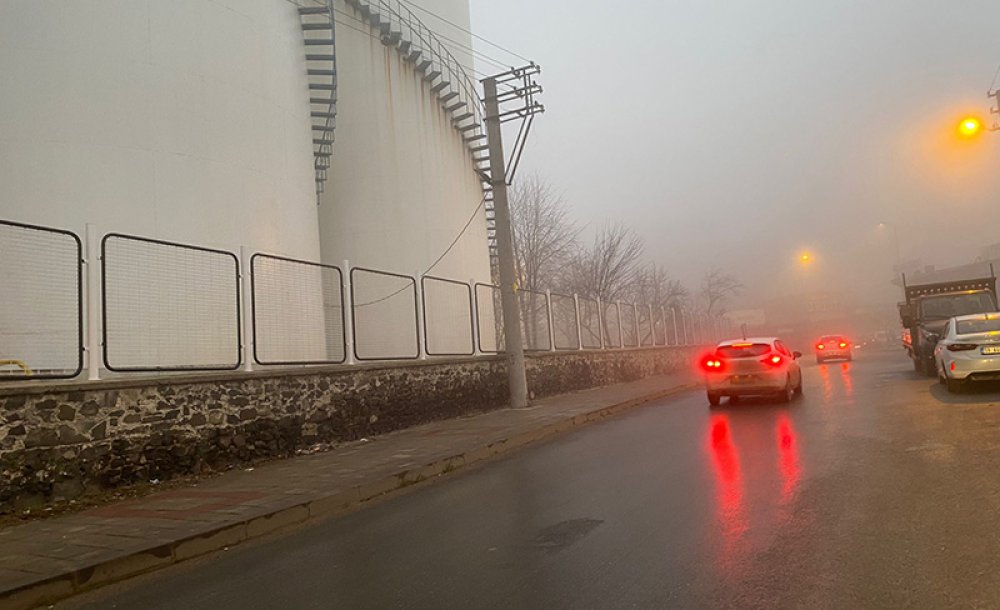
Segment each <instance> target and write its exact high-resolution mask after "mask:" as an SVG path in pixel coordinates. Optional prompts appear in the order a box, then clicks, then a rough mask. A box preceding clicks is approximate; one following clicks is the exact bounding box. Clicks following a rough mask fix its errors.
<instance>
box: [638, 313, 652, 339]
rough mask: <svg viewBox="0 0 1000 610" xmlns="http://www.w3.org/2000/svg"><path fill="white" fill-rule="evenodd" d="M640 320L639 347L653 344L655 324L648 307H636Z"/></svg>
mask: <svg viewBox="0 0 1000 610" xmlns="http://www.w3.org/2000/svg"><path fill="white" fill-rule="evenodd" d="M636 310H637V314H636V315H638V320H637V325H638V329H639V345H641V346H644V347H645V346H647V345H652V344H653V323H652V320H651V319H650V315H649V306H648V305H637V306H636Z"/></svg>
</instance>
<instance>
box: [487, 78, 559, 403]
mask: <svg viewBox="0 0 1000 610" xmlns="http://www.w3.org/2000/svg"><path fill="white" fill-rule="evenodd" d="M539 72H540V69H539V68H538V66H536V65H534V64H532V65H530V66H528V67H526V68H519V69H516V70H510V71H508V72H505V73H503V74H498V75H496V76H491V77H489V78H486V79H484V80H483V92H484V94H485V95H484V98H485V99H484V100H483V103H484V106H485V109H486V119H485V120H486V136H487V138H488V144H489V153H490V175H489V183H490V186H491V187H492V189H493V208H494V215H495V223H496V241H497V257H498V266H499V275H500V305H501V309H502V310H503V336H504V352H505V354H506V357H507V377H508V385H509V387H510V406H511V407H514V408H521V407H525V406H527V404H528V379H527V375H526V374H525V369H524V342H523V341H522V338H521V308H520V307H519V305H518V297H517V279H516V278H515V274H514V242H513V236H512V232H511V227H510V205H509V203H508V201H507V184H508V178H507V164H506V162H505V160H504V150H503V135H502V131H501V127H502V125H503V123H504V122H505V121H506V120H513V119H516V118H521V119H525V120H526V123H525V125H528V126H530V120H531V117H532V116H534V114H536V113H538V112H542V111H544V108H542V106H541V105H540V104H537V103H535V102H534V97H533V96H534V94H535V93H540V92H541V88H540V87H538V86H537V85H535V83H534V82H533V81H532V80H531V76H532V75H534V74H538V73H539ZM515 80H520V81H523V82H524V84H525V86H524V87H520V88H519V87H517V86H513V87H510V90H509V91H505V92H504V93H499V85H500V84H503V83H509V82H510V81H515ZM511 101H518V102H520V103H519V107H518V108H515V109H512V110H507V111H504V112H501V109H500V105H501V104H503V103H505V102H511ZM522 133H524V134H525V138H526V136H527V134H526V130H525V129H524V126H523V125H522ZM525 138H521V137H520V136H519V137H518V142H517V143H516V144H515V151H516V153H517V157H516V159H518V160H519V159H520V150H521V149H523V146H524V139H525ZM512 159H514V157H512ZM516 168H517V162H516V160H515V161H513V162H512V171H511V174H513V173H514V171H516Z"/></svg>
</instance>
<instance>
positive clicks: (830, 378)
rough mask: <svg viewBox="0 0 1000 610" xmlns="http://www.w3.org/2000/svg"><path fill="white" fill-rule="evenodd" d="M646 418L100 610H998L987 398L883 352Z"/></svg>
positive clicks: (155, 580)
mask: <svg viewBox="0 0 1000 610" xmlns="http://www.w3.org/2000/svg"><path fill="white" fill-rule="evenodd" d="M805 363H806V364H805V369H804V385H805V396H804V397H802V398H800V399H798V400H796V401H795V402H794V403H792V404H791V405H787V406H786V405H777V404H770V403H767V402H763V401H759V402H753V403H748V402H746V401H745V402H744V403H743V404H740V405H737V406H728V407H727V406H726V405H725V403H724V404H723V406H722V407H720V408H718V409H709V408H708V404H707V402H706V401H705V398H704V396H703V394H702V393H700V392H698V393H690V394H685V395H682V396H680V397H676V398H673V399H668V400H665V401H663V402H661V403H657V404H654V405H652V406H649V407H645V408H641V409H638V410H636V411H633V412H631V413H630V414H627V415H625V416H622V417H619V418H616V419H613V420H611V421H608V422H604V423H601V424H598V425H594V426H591V427H588V428H585V429H583V430H581V431H578V432H576V433H573V434H570V435H566V436H563V437H560V438H558V439H557V440H555V441H552V442H549V443H547V444H543V445H539V446H536V447H532V448H529V449H527V450H524V451H521V452H519V453H516V454H514V455H512V456H510V457H508V458H506V459H503V460H500V461H497V462H494V463H491V464H488V465H486V466H484V467H482V468H478V469H475V470H471V471H468V472H465V473H461V474H457V475H455V476H452V477H450V478H447V479H446V480H444V481H442V482H440V483H437V484H434V485H430V486H427V487H424V488H421V489H417V490H415V491H414V492H412V493H409V494H406V495H403V496H400V497H397V498H394V499H391V500H389V501H386V502H384V503H381V504H378V505H376V506H374V507H372V508H370V509H367V510H364V511H361V512H358V513H355V514H352V515H349V516H347V517H344V518H340V519H336V520H332V521H328V522H325V523H322V524H319V525H316V526H312V527H308V528H305V529H301V530H298V531H296V532H293V533H291V534H288V535H285V536H282V537H276V538H273V539H270V540H267V541H265V542H261V543H257V544H252V545H248V546H246V547H239V548H235V549H232V550H230V551H229V552H227V553H222V554H218V555H215V556H213V557H210V558H207V559H203V560H199V561H196V562H191V563H189V564H186V565H181V566H177V567H175V568H171V569H168V570H165V571H163V572H159V573H157V574H155V575H152V576H149V577H145V578H142V579H139V580H136V581H131V582H129V583H125V584H122V585H117V586H115V587H112V588H109V589H105V590H102V591H99V592H97V593H96V594H91V595H90V597H88V598H83V599H78V600H76V601H74V602H71V604H63V605H61V606H60V607H63V606H69V605H71V606H73V607H76V606H78V605H79V604H80V603H81V602H82V603H84V604H89V605H88V606H86V607H93V608H112V607H113V608H128V609H143V610H147V609H158V608H171V609H173V608H176V609H184V610H190V609H201V608H213V609H236V608H239V609H241V610H247V609H256V608H779V607H780V608H883V607H910V608H952V607H955V608H997V607H1000V392H998V391H997V388H996V387H993V388H988V389H986V390H984V391H980V392H977V393H975V394H968V395H962V396H957V397H956V396H951V395H949V394H947V392H945V391H944V388H942V387H940V386H938V385H937V384H936V383H935V382H934V381H933V380H928V379H919V378H917V377H916V376H915V375H914V374H913V373H912V372H911V367H910V366H909V362H908V360H906V359H905V357H904V356H903V355H902V354H901V353H900V352H898V351H896V350H892V351H889V352H882V353H867V354H861V355H860V357H859V358H858V360H856V361H855V362H853V363H850V364H848V363H843V364H841V363H831V364H827V365H824V366H816V365H814V364H812V363H811V362H810V361H808V360H806V361H805Z"/></svg>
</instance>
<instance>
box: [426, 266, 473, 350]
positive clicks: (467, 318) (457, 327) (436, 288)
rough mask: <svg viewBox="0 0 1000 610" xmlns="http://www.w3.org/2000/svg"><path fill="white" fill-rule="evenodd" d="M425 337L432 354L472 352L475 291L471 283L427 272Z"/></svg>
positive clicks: (427, 347)
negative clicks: (433, 275)
mask: <svg viewBox="0 0 1000 610" xmlns="http://www.w3.org/2000/svg"><path fill="white" fill-rule="evenodd" d="M420 287H421V290H422V292H423V299H424V337H425V338H424V341H425V342H426V343H425V345H426V349H427V353H428V354H429V355H431V356H471V355H472V354H473V353H475V350H474V349H473V345H472V340H473V337H472V293H471V288H470V287H469V285H468V284H465V283H463V282H456V281H454V280H446V279H444V278H438V277H430V276H425V277H423V278H421V280H420Z"/></svg>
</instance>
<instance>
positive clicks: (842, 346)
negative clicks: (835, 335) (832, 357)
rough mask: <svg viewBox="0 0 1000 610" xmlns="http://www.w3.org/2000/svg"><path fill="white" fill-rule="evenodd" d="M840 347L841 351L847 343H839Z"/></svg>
mask: <svg viewBox="0 0 1000 610" xmlns="http://www.w3.org/2000/svg"><path fill="white" fill-rule="evenodd" d="M840 347H841V349H843V348H845V347H847V343H844V342H843V341H841V342H840Z"/></svg>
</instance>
